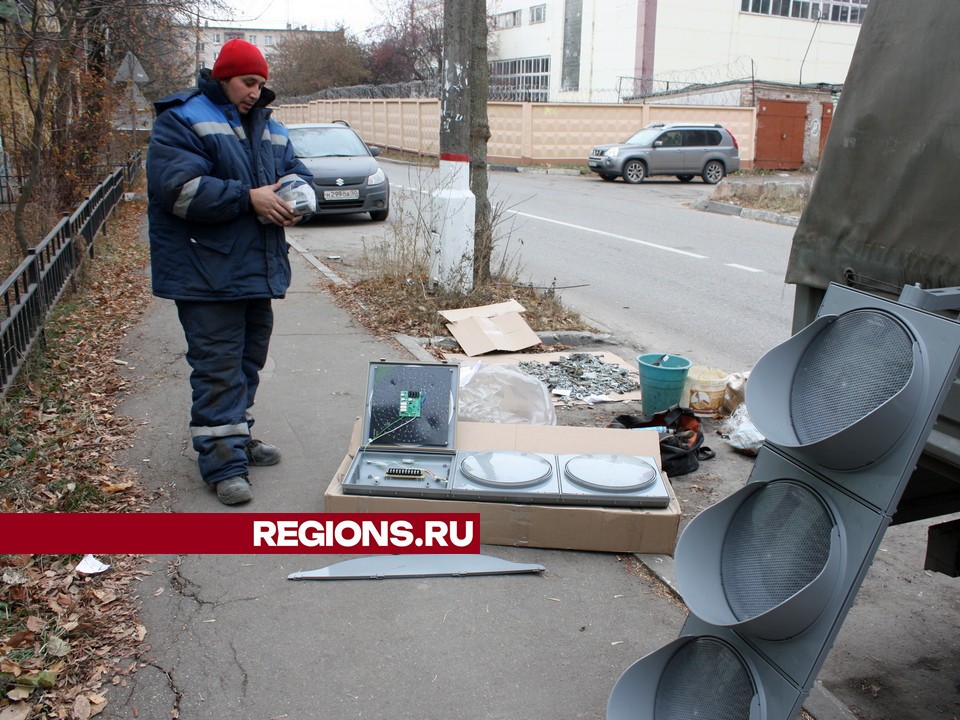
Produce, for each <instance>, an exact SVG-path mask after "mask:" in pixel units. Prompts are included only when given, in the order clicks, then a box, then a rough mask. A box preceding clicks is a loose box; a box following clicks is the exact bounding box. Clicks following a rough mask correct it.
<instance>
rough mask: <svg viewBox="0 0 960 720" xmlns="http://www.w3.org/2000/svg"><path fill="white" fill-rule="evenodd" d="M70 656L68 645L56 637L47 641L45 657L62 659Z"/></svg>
mask: <svg viewBox="0 0 960 720" xmlns="http://www.w3.org/2000/svg"><path fill="white" fill-rule="evenodd" d="M69 654H70V643H68V642H67V641H66V640H63V639H61V638H58V637H57V636H56V635H53V636H51V637H50V638H48V639H47V655H52V656H53V657H64V656H65V655H69Z"/></svg>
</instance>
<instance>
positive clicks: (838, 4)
mask: <svg viewBox="0 0 960 720" xmlns="http://www.w3.org/2000/svg"><path fill="white" fill-rule="evenodd" d="M869 3H870V0H830V2H820V0H740V12H745V13H754V14H756V15H773V16H777V17H790V18H798V19H801V20H821V21H824V22H836V23H848V24H851V23H852V24H854V25H860V24H862V23H863V19H864V17H865V16H866V14H867V5H869Z"/></svg>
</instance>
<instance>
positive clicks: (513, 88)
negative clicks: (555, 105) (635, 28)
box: [280, 57, 756, 105]
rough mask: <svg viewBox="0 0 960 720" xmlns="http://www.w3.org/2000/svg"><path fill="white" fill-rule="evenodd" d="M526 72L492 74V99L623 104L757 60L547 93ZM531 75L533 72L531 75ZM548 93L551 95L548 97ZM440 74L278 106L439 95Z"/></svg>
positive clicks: (743, 69) (718, 77)
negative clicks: (438, 75) (336, 100)
mask: <svg viewBox="0 0 960 720" xmlns="http://www.w3.org/2000/svg"><path fill="white" fill-rule="evenodd" d="M525 77H526V76H522V75H521V76H518V75H508V76H496V75H493V76H491V77H490V90H489V99H490V100H491V101H493V102H548V101H551V102H570V103H621V102H629V101H631V100H637V99H640V98H646V97H650V96H653V95H662V94H670V93H675V92H679V91H683V90H689V89H690V88H698V87H710V86H716V85H723V84H726V83H730V82H734V81H745V80H751V79H753V78H755V77H756V63H754V61H753V60H752V59H751V58H748V57H738V58H737V59H736V60H734V61H733V62H732V63H727V64H716V65H705V66H702V67H699V68H693V69H691V70H677V71H673V72H669V73H662V74H659V75H656V76H654V77H628V76H621V77H619V78H618V80H617V85H616V87H612V88H603V89H593V90H584V91H579V92H578V91H563V92H553V93H551V92H550V90H549V88H547V87H544V86H543V83H542V82H535V81H534V80H530V81H529V82H527V80H528V79H529V78H528V79H525ZM533 77H534V76H531V78H533ZM551 95H552V96H553V97H552V98H551ZM439 97H440V78H439V77H435V78H430V79H427V80H414V81H410V82H402V83H390V84H386V85H352V86H349V87H337V88H327V89H325V90H320V91H319V92H315V93H313V94H311V95H302V96H299V97H287V98H283V99H282V100H281V101H280V104H281V105H292V104H303V103H309V102H311V101H314V100H333V99H361V100H370V99H378V98H439Z"/></svg>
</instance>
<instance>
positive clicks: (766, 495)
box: [721, 480, 835, 622]
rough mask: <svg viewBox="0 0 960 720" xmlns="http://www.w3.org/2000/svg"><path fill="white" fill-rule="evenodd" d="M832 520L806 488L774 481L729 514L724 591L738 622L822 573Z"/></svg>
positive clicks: (723, 563)
mask: <svg viewBox="0 0 960 720" xmlns="http://www.w3.org/2000/svg"><path fill="white" fill-rule="evenodd" d="M834 525H835V523H834V519H833V516H832V514H831V513H830V511H829V510H828V509H827V507H826V505H824V503H823V501H822V500H821V499H820V498H819V497H818V496H817V495H816V494H815V493H814V492H812V491H811V490H810V489H809V488H807V487H804V486H802V485H800V484H798V483H794V482H789V481H783V480H781V481H774V482H770V483H768V484H767V485H766V486H765V487H763V488H762V489H760V490H758V491H757V492H755V493H753V494H752V495H751V496H750V497H749V498H748V499H747V500H746V501H744V503H743V504H742V505H741V506H740V508H739V509H738V510H737V512H736V514H735V515H734V516H733V518H732V520H731V522H730V526H729V531H728V533H727V538H726V540H725V542H724V547H723V552H722V556H721V577H722V582H723V589H724V592H725V594H726V597H727V602H728V603H729V604H730V610H731V611H732V612H733V614H734V616H735V617H736V618H737V619H738V620H740V621H741V622H743V621H747V620H751V619H752V618H755V617H757V616H759V615H762V614H763V613H765V612H768V611H769V610H771V609H772V608H774V607H776V606H778V605H780V604H781V603H783V602H785V601H786V600H788V599H790V598H791V597H793V596H794V595H796V594H797V593H798V592H800V591H801V590H803V589H804V588H805V587H806V586H808V585H809V584H810V583H811V582H813V581H814V580H815V579H816V578H817V576H819V575H820V573H821V572H823V569H824V567H825V566H826V564H827V560H828V559H829V557H830V549H831V544H830V541H831V536H832V532H833V528H834Z"/></svg>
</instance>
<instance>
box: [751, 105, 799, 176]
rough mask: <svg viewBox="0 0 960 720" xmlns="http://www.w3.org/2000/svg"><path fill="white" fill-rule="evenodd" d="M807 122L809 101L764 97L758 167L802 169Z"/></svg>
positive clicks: (759, 114) (758, 130)
mask: <svg viewBox="0 0 960 720" xmlns="http://www.w3.org/2000/svg"><path fill="white" fill-rule="evenodd" d="M806 123H807V104H806V103H805V102H792V101H789V100H764V99H761V100H760V108H759V112H758V113H757V153H756V160H755V161H754V167H758V168H761V169H766V170H798V169H800V168H801V167H803V132H804V128H805V126H806Z"/></svg>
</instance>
